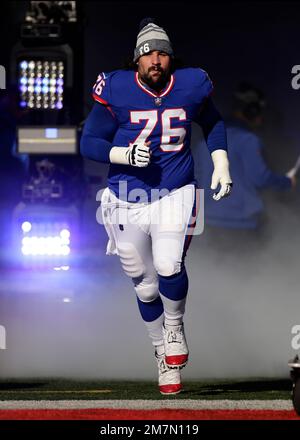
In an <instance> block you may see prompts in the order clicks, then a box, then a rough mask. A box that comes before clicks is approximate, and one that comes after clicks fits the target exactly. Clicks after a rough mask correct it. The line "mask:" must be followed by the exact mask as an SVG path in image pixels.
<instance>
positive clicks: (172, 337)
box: [167, 330, 182, 344]
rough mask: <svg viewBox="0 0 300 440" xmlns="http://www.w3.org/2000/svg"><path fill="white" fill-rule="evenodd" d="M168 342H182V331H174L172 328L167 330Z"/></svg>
mask: <svg viewBox="0 0 300 440" xmlns="http://www.w3.org/2000/svg"><path fill="white" fill-rule="evenodd" d="M167 339H168V342H169V343H173V342H176V343H177V344H181V343H182V333H181V332H174V331H173V330H170V331H169V332H168V338H167Z"/></svg>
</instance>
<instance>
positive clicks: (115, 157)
mask: <svg viewBox="0 0 300 440" xmlns="http://www.w3.org/2000/svg"><path fill="white" fill-rule="evenodd" d="M150 143H151V142H150V141H148V142H145V144H130V145H129V147H112V149H111V150H110V152H109V160H110V162H111V163H117V164H121V165H132V166H134V167H147V166H148V165H149V163H150V156H151V152H150V148H149V145H150Z"/></svg>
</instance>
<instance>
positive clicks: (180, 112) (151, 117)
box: [130, 108, 186, 152]
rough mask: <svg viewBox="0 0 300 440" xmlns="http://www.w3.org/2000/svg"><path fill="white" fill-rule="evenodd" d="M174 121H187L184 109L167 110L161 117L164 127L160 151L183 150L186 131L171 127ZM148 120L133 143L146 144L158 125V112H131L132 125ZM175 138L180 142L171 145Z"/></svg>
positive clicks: (182, 128)
mask: <svg viewBox="0 0 300 440" xmlns="http://www.w3.org/2000/svg"><path fill="white" fill-rule="evenodd" d="M172 119H179V120H180V121H185V120H186V112H185V110H184V109H183V108H170V109H165V110H164V111H163V112H162V113H161V115H160V122H161V127H162V132H161V143H160V149H161V150H162V151H165V152H170V151H179V150H181V149H182V147H183V144H184V139H185V136H186V129H185V128H184V127H173V128H172V127H171V121H172ZM142 120H146V121H147V122H146V125H145V127H144V128H143V129H142V131H141V132H140V134H139V135H138V136H137V138H136V139H135V141H134V142H133V143H145V142H146V140H147V138H148V137H149V136H150V135H151V133H152V131H153V130H154V128H155V127H156V124H157V123H158V111H157V110H140V111H131V112H130V121H131V123H132V124H139V123H140V121H142ZM173 137H177V138H178V140H177V142H175V143H172V144H171V143H170V142H171V139H172V138H173Z"/></svg>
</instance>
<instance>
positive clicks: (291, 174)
mask: <svg viewBox="0 0 300 440" xmlns="http://www.w3.org/2000/svg"><path fill="white" fill-rule="evenodd" d="M299 169H300V156H298V159H297V161H296V163H295V165H294V166H293V168H291V169H290V170H289V171H288V172H287V173H286V177H289V178H290V179H292V178H293V177H295V176H296V174H297V173H298V171H299Z"/></svg>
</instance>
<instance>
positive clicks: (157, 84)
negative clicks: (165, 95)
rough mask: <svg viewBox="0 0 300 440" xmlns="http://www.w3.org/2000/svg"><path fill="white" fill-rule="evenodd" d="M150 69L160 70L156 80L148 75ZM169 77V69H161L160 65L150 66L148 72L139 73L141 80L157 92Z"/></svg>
mask: <svg viewBox="0 0 300 440" xmlns="http://www.w3.org/2000/svg"><path fill="white" fill-rule="evenodd" d="M152 71H159V72H160V76H159V78H158V79H157V80H153V78H152V76H151V75H150V73H151V72H152ZM169 79H170V71H169V70H163V69H161V68H160V67H158V68H153V67H150V69H148V72H147V73H145V74H144V75H141V80H142V81H143V82H144V83H145V84H147V85H148V86H149V87H150V88H151V89H153V90H155V91H157V92H159V91H160V90H162V89H163V88H164V87H165V86H166V85H167V82H168V81H169Z"/></svg>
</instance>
